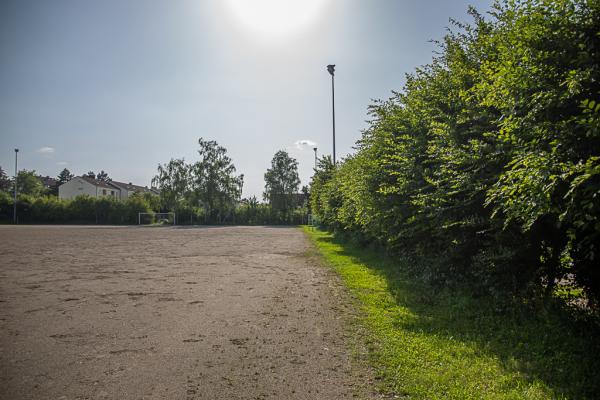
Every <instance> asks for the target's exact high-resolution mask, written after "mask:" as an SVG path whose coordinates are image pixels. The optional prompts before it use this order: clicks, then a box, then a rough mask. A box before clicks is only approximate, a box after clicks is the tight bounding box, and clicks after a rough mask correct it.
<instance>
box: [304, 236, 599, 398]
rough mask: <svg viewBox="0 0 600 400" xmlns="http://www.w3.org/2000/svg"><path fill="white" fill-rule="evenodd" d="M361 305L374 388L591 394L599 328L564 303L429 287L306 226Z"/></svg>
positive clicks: (408, 394)
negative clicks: (501, 301) (503, 305)
mask: <svg viewBox="0 0 600 400" xmlns="http://www.w3.org/2000/svg"><path fill="white" fill-rule="evenodd" d="M304 231H305V232H306V234H307V235H308V236H309V238H310V240H311V241H312V242H313V243H314V244H315V246H316V248H317V249H318V251H319V252H320V253H321V255H322V257H323V258H324V260H325V261H326V263H327V264H329V265H330V266H331V267H332V268H333V269H334V270H335V271H336V272H337V273H338V274H339V275H340V276H341V278H342V280H343V282H344V283H345V285H346V286H347V287H348V288H349V290H350V291H351V292H352V294H354V295H355V296H356V297H357V298H358V300H359V302H360V304H361V307H362V310H361V311H362V313H361V314H362V317H361V324H362V325H363V327H364V329H365V330H366V331H367V332H368V333H367V336H368V339H367V340H368V346H367V347H368V349H369V352H370V355H369V359H370V361H371V363H372V365H373V366H374V367H375V369H376V371H377V378H378V379H379V382H380V383H379V384H378V389H379V390H380V391H382V392H384V393H388V394H393V395H396V396H398V398H410V399H592V398H597V397H596V396H597V395H598V393H600V384H599V380H600V374H599V371H600V361H599V357H598V354H600V345H599V342H600V341H599V340H598V338H599V337H600V335H599V334H598V329H597V326H596V325H595V324H591V323H590V322H589V321H587V320H580V319H576V318H573V316H572V315H571V314H569V313H567V312H566V311H565V310H563V309H561V308H557V307H554V306H547V307H539V306H535V307H534V306H532V305H526V304H523V305H522V306H520V305H515V306H514V307H512V308H511V309H510V310H505V309H503V310H498V309H497V305H495V304H494V302H493V301H492V300H491V299H485V298H479V299H477V298H474V297H473V295H472V294H470V293H469V291H468V290H466V289H464V288H463V289H449V288H443V289H442V288H435V287H432V286H431V285H430V284H428V283H426V282H424V281H423V280H420V279H417V278H415V277H414V276H411V273H409V272H408V271H409V270H410V269H409V268H406V267H407V263H408V261H407V260H403V259H401V258H391V257H389V256H386V255H382V254H381V253H379V252H377V251H375V250H371V249H365V248H362V247H361V246H359V245H356V244H353V243H348V242H342V241H340V240H338V239H336V238H335V237H334V236H332V235H331V234H330V233H326V232H323V231H320V230H316V229H312V228H308V227H304Z"/></svg>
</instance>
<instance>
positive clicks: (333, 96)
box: [327, 64, 336, 165]
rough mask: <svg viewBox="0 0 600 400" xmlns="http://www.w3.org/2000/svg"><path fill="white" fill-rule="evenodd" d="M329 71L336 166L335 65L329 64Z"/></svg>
mask: <svg viewBox="0 0 600 400" xmlns="http://www.w3.org/2000/svg"><path fill="white" fill-rule="evenodd" d="M327 71H328V72H329V74H330V75H331V111H332V118H333V165H336V164H335V86H334V82H333V81H334V72H335V64H329V65H328V66H327Z"/></svg>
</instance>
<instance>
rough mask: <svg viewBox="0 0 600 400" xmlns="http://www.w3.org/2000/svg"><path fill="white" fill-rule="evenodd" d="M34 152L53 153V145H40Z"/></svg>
mask: <svg viewBox="0 0 600 400" xmlns="http://www.w3.org/2000/svg"><path fill="white" fill-rule="evenodd" d="M36 152H37V153H40V154H54V147H41V148H39V149H37V150H36Z"/></svg>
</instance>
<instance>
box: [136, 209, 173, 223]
mask: <svg viewBox="0 0 600 400" xmlns="http://www.w3.org/2000/svg"><path fill="white" fill-rule="evenodd" d="M175 221H176V219H175V213H174V212H166V213H138V225H167V224H169V225H175Z"/></svg>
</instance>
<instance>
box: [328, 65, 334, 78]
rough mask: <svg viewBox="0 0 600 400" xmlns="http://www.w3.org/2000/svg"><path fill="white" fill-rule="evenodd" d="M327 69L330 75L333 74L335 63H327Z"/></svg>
mask: <svg viewBox="0 0 600 400" xmlns="http://www.w3.org/2000/svg"><path fill="white" fill-rule="evenodd" d="M327 71H328V72H329V74H330V75H331V76H333V73H334V72H335V64H329V65H328V66H327Z"/></svg>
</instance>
